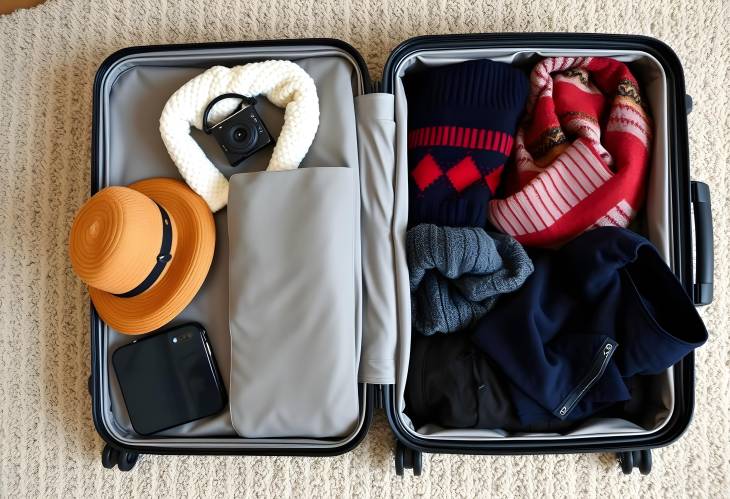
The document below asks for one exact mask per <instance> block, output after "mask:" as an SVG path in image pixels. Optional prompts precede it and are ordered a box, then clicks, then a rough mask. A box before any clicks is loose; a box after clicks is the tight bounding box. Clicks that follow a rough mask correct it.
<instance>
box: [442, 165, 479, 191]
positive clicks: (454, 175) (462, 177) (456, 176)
mask: <svg viewBox="0 0 730 499" xmlns="http://www.w3.org/2000/svg"><path fill="white" fill-rule="evenodd" d="M446 176H447V177H449V180H450V181H451V185H453V186H454V189H456V190H457V192H461V191H463V190H464V189H466V188H467V187H469V186H470V185H471V184H473V183H474V182H476V181H477V180H479V178H480V177H481V176H482V175H481V173H479V168H477V165H476V164H475V163H474V160H473V159H471V156H467V157H465V158H464V159H462V160H461V161H459V162H458V163H456V164H455V165H454V166H453V167H452V168H451V169H450V170H449V171H448V172H446Z"/></svg>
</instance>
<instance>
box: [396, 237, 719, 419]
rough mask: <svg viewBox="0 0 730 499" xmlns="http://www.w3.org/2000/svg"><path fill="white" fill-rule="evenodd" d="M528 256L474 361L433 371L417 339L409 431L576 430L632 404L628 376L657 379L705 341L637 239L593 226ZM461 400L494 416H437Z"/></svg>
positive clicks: (681, 295)
mask: <svg viewBox="0 0 730 499" xmlns="http://www.w3.org/2000/svg"><path fill="white" fill-rule="evenodd" d="M530 257H531V258H532V261H533V264H534V267H535V270H534V272H533V274H532V276H530V278H529V279H528V280H527V281H526V282H525V284H524V285H523V286H522V287H521V288H520V289H519V290H517V291H515V292H514V293H511V294H506V295H504V296H502V297H501V298H500V303H499V306H497V307H495V308H494V309H492V310H491V311H490V313H489V315H488V316H486V317H484V318H483V319H481V320H480V321H479V323H478V324H477V325H476V327H475V328H474V329H473V330H471V331H470V334H469V336H470V338H471V340H472V341H473V343H474V345H476V346H477V347H478V351H476V350H473V349H467V348H466V347H464V350H463V352H465V353H464V354H463V355H461V356H459V355H451V354H446V357H445V358H444V362H449V363H450V364H449V365H441V366H438V365H437V366H434V362H429V361H428V360H426V357H427V355H425V354H422V353H420V354H419V352H426V351H428V347H427V346H423V345H419V343H421V342H430V341H433V340H432V339H431V338H416V337H417V336H418V335H414V349H413V351H412V356H411V360H410V362H411V366H412V368H411V371H410V372H409V378H408V384H407V386H406V401H407V413H408V414H409V416H410V417H411V418H412V419H413V420H414V421H420V422H425V421H428V422H431V423H436V424H443V425H444V426H451V427H454V426H456V425H458V424H461V423H469V424H468V425H466V426H469V427H481V428H500V427H510V428H514V427H515V421H518V422H519V425H522V428H523V429H524V428H528V429H529V428H534V427H535V426H542V425H548V426H550V425H551V424H555V423H556V422H559V421H577V420H580V419H584V418H586V417H588V416H590V415H593V414H595V413H596V412H598V411H600V410H602V409H605V408H607V407H608V406H610V405H612V404H615V403H617V402H623V401H627V400H629V399H630V398H631V393H630V390H629V388H628V387H627V379H628V378H631V377H633V376H636V375H645V374H657V373H660V372H662V371H664V370H666V369H667V368H669V367H670V366H672V365H673V364H675V363H676V362H678V361H679V360H680V359H682V358H683V357H684V356H685V355H687V354H688V353H690V352H691V351H692V350H694V349H695V348H697V347H699V346H700V345H702V344H703V343H704V342H705V341H706V340H707V330H706V329H705V326H704V324H703V323H702V320H701V318H700V317H699V314H698V313H697V311H696V310H695V308H694V305H693V304H692V302H691V300H690V299H689V297H688V296H687V294H686V293H685V291H684V289H683V288H682V286H681V284H680V283H679V282H678V281H677V279H676V278H675V276H674V274H673V273H672V272H671V270H670V269H669V268H668V267H667V265H666V264H665V263H664V261H663V260H662V258H661V256H660V255H659V254H658V253H657V251H656V249H655V248H654V247H653V246H652V245H651V243H650V242H649V241H647V240H646V239H644V238H643V237H641V236H640V235H638V234H636V233H634V232H631V231H629V230H627V229H621V228H616V227H602V228H597V229H594V230H592V231H588V232H585V233H584V234H582V235H581V236H579V237H577V238H576V239H574V240H573V241H571V242H570V243H568V244H566V245H565V246H564V247H563V248H562V249H560V250H557V251H552V250H533V251H531V252H530ZM419 355H421V357H422V358H421V357H419ZM466 356H469V357H470V359H471V361H470V362H466V361H465V360H464V359H465V358H466ZM437 364H438V363H437ZM434 373H437V374H434ZM438 373H441V375H440V376H441V377H440V378H438V376H439V375H438ZM475 373H476V374H479V376H476V374H475ZM459 384H462V385H459ZM463 384H468V387H467V388H465V387H464V386H463ZM458 386H461V389H458V388H457V387H458ZM425 388H428V393H427V394H426V395H425V396H424V395H423V394H424V390H425ZM460 390H461V393H465V392H469V390H471V392H470V393H476V394H477V395H476V400H475V401H471V402H470V404H471V405H474V404H477V405H479V406H480V408H481V409H482V410H485V411H486V412H489V413H490V415H489V416H483V415H482V414H481V412H480V413H479V414H480V415H479V417H478V418H477V419H476V420H461V421H460V420H459V419H456V418H453V417H450V415H448V414H447V416H444V414H445V413H444V411H445V409H444V407H445V405H448V404H450V403H451V401H453V400H454V399H455V397H457V396H458V393H460ZM460 400H462V399H460ZM460 400H459V401H457V402H456V404H461V401H460ZM408 401H410V403H409V402H408ZM455 407H456V406H455ZM455 407H454V408H451V409H450V410H469V405H465V406H463V407H461V408H459V409H457V408H455ZM439 418H441V419H440V420H439ZM472 419H473V418H472ZM472 423H473V424H472ZM492 425H494V426H492ZM506 425H509V426H506Z"/></svg>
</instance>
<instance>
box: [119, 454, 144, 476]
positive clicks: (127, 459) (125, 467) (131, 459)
mask: <svg viewBox="0 0 730 499" xmlns="http://www.w3.org/2000/svg"><path fill="white" fill-rule="evenodd" d="M137 459H139V454H137V453H136V452H130V451H121V452H120V453H119V462H118V463H117V466H118V467H119V471H130V470H131V469H132V468H134V465H135V464H137Z"/></svg>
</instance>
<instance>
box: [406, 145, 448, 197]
mask: <svg viewBox="0 0 730 499" xmlns="http://www.w3.org/2000/svg"><path fill="white" fill-rule="evenodd" d="M443 174H444V172H443V171H441V167H440V166H439V165H438V163H436V160H435V159H434V158H433V156H431V155H430V154H426V155H425V156H424V157H423V158H422V159H421V161H419V162H418V164H417V165H416V167H415V168H414V169H413V171H411V176H412V177H413V180H415V182H416V185H417V186H418V188H419V189H421V190H422V191H425V190H426V188H427V187H428V186H429V185H431V184H433V183H434V182H436V180H438V178H439V177H440V176H441V175H443Z"/></svg>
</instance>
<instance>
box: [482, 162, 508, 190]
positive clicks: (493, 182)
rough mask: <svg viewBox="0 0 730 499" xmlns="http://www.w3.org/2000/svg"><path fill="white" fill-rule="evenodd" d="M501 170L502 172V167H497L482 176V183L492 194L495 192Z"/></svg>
mask: <svg viewBox="0 0 730 499" xmlns="http://www.w3.org/2000/svg"><path fill="white" fill-rule="evenodd" d="M502 170H504V165H499V166H498V167H497V168H495V169H494V170H492V171H491V172H489V173H487V174H486V175H484V181H485V182H486V183H487V185H488V186H489V190H490V191H492V194H494V193H495V192H496V190H497V187H498V186H499V180H500V177H501V176H502Z"/></svg>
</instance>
